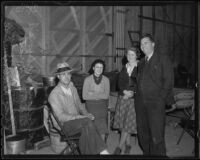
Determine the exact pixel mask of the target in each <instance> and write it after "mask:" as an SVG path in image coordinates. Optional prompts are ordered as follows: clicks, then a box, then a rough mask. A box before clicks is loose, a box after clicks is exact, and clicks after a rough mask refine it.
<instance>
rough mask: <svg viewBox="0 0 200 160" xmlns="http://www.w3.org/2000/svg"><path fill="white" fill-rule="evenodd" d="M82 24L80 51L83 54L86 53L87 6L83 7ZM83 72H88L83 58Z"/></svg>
mask: <svg viewBox="0 0 200 160" xmlns="http://www.w3.org/2000/svg"><path fill="white" fill-rule="evenodd" d="M80 19H81V22H80V51H81V52H82V53H83V54H87V53H86V36H85V31H86V6H83V7H81V17H80ZM82 71H83V72H85V71H86V67H85V58H84V57H83V58H82Z"/></svg>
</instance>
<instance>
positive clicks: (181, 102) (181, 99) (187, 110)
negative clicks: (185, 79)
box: [167, 89, 194, 145]
mask: <svg viewBox="0 0 200 160" xmlns="http://www.w3.org/2000/svg"><path fill="white" fill-rule="evenodd" d="M174 99H175V104H174V106H175V109H173V112H172V113H171V112H170V113H167V115H168V116H172V117H176V118H179V119H180V122H179V123H178V125H179V126H181V127H182V132H181V135H180V137H179V138H178V141H177V145H178V144H179V143H180V141H181V139H182V137H183V135H184V133H185V132H187V133H189V134H190V135H191V136H192V137H194V123H193V122H194V121H193V120H192V117H193V115H194V90H192V89H174ZM176 111H182V113H183V115H182V116H180V115H177V114H175V113H174V112H176Z"/></svg>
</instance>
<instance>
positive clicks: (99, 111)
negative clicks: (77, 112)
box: [82, 59, 110, 140]
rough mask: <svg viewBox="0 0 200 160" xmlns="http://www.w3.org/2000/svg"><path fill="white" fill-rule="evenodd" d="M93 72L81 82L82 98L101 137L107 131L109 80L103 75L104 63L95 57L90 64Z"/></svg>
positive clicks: (103, 136)
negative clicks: (92, 116)
mask: <svg viewBox="0 0 200 160" xmlns="http://www.w3.org/2000/svg"><path fill="white" fill-rule="evenodd" d="M91 68H92V71H93V73H92V74H91V75H90V76H88V77H86V78H85V80H84V84H83V91H82V92H83V93H82V95H83V99H84V100H86V108H87V110H88V112H90V113H91V114H93V115H94V117H95V119H94V122H95V124H96V126H97V128H98V130H99V132H100V134H101V136H102V138H103V140H105V135H106V134H107V133H108V126H107V110H108V99H109V95H110V81H109V79H108V78H107V77H106V76H104V75H103V71H104V70H105V63H104V61H103V60H101V59H96V60H95V61H94V62H93V64H92V66H91Z"/></svg>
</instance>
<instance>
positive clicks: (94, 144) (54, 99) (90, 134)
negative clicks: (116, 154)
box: [48, 62, 109, 154]
mask: <svg viewBox="0 0 200 160" xmlns="http://www.w3.org/2000/svg"><path fill="white" fill-rule="evenodd" d="M72 71H73V70H72V69H71V68H70V66H69V65H68V63H66V62H63V63H59V64H58V65H57V70H56V76H57V77H58V79H59V82H58V84H57V86H56V87H55V88H54V89H53V90H52V92H51V93H50V95H49V98H48V101H49V103H50V105H51V107H52V109H53V110H54V112H55V114H56V115H57V117H58V118H59V120H60V122H61V123H62V124H63V126H64V128H65V130H66V132H67V133H68V135H70V136H71V135H75V134H77V133H81V136H80V139H79V148H80V151H81V153H82V154H109V152H108V151H107V149H106V148H107V146H106V144H105V143H104V141H103V139H102V138H101V136H100V134H99V133H98V131H97V128H96V126H95V125H94V123H93V120H94V116H93V115H92V114H90V113H88V112H87V110H86V109H85V107H84V105H83V104H82V103H81V101H80V98H79V96H78V92H77V89H76V88H75V86H74V85H73V83H72V82H71V72H72Z"/></svg>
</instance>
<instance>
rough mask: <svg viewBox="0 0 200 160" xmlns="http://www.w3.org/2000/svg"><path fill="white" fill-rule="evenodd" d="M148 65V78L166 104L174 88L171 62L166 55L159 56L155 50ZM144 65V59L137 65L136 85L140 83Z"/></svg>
mask: <svg viewBox="0 0 200 160" xmlns="http://www.w3.org/2000/svg"><path fill="white" fill-rule="evenodd" d="M148 63H150V64H149V66H150V68H149V70H150V78H151V79H152V81H153V82H154V83H155V84H156V86H158V87H159V88H160V90H161V92H160V96H161V97H162V98H163V99H165V101H166V102H167V101H168V98H170V97H169V95H170V94H171V92H172V89H173V86H174V72H173V65H172V62H171V61H170V59H169V57H168V56H167V55H166V54H160V53H158V52H157V51H156V50H155V51H154V53H153V55H152V57H151V58H150V60H149V62H148ZM144 64H145V59H144V58H143V59H141V61H140V62H139V64H138V76H137V81H138V83H140V79H141V75H142V72H143V68H144Z"/></svg>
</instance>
